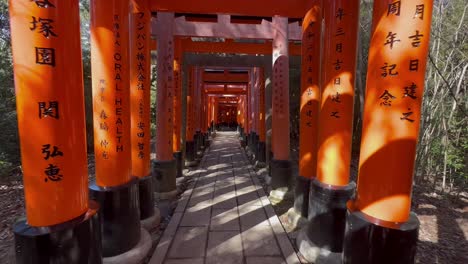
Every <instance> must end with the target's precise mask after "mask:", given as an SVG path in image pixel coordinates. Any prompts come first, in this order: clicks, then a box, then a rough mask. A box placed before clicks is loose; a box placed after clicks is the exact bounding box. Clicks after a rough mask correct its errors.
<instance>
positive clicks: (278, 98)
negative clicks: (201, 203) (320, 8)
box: [270, 16, 291, 200]
mask: <svg viewBox="0 0 468 264" xmlns="http://www.w3.org/2000/svg"><path fill="white" fill-rule="evenodd" d="M273 28H274V31H273V72H272V79H273V98H272V104H273V106H272V108H273V113H272V115H273V116H272V139H271V140H272V150H273V158H272V159H271V160H270V174H271V178H272V180H271V188H272V191H271V192H270V198H272V199H276V200H282V199H283V198H284V195H285V194H286V193H287V192H288V191H289V188H290V185H291V179H290V178H291V164H290V161H289V151H290V137H289V133H290V131H289V128H290V122H289V41H288V40H289V35H288V18H286V17H279V16H275V17H273ZM273 134H274V136H273Z"/></svg>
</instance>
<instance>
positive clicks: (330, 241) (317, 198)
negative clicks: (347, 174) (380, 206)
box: [298, 179, 356, 263]
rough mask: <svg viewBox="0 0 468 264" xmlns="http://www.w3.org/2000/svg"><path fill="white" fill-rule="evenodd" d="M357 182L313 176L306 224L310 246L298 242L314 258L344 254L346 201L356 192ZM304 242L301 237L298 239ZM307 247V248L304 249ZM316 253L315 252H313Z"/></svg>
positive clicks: (312, 259) (337, 256)
mask: <svg viewBox="0 0 468 264" xmlns="http://www.w3.org/2000/svg"><path fill="white" fill-rule="evenodd" d="M355 187H356V184H355V183H354V182H351V183H350V184H348V185H346V186H331V185H327V184H323V183H321V182H319V181H318V180H317V179H314V180H312V182H311V184H310V194H309V212H308V219H309V223H308V224H307V226H306V227H305V235H306V236H307V243H308V246H307V247H308V248H307V247H305V246H304V245H298V247H299V248H300V251H301V253H303V254H304V255H305V256H304V257H305V258H306V259H307V260H308V261H310V262H314V263H315V262H317V261H318V258H319V257H321V258H325V259H326V258H327V256H329V258H330V259H331V258H341V251H342V248H343V238H344V231H345V225H346V210H347V209H346V203H347V202H348V200H349V199H351V196H352V195H353V194H354V190H355ZM298 243H301V241H298ZM304 249H307V250H306V252H303V250H304ZM312 253H313V254H312Z"/></svg>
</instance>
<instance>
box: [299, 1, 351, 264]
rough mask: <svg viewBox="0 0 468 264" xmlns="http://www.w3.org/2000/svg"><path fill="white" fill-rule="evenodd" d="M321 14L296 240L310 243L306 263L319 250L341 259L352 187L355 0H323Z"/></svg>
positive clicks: (320, 252) (314, 257) (311, 259)
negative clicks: (314, 113)
mask: <svg viewBox="0 0 468 264" xmlns="http://www.w3.org/2000/svg"><path fill="white" fill-rule="evenodd" d="M323 19H324V25H325V26H324V32H323V36H324V40H323V43H324V47H323V61H322V75H321V76H322V80H321V91H320V92H321V98H320V106H319V107H320V112H319V115H318V117H319V119H318V120H319V126H318V141H317V174H316V178H313V179H311V185H310V193H309V195H310V197H309V210H308V219H309V223H308V225H307V227H306V230H303V231H304V232H305V233H303V235H304V240H305V241H303V240H301V239H300V240H299V241H300V243H302V245H301V246H303V247H306V245H309V246H310V249H308V250H304V251H306V252H308V254H307V255H306V256H305V257H306V259H307V260H308V261H310V262H316V260H317V258H318V257H319V255H327V258H329V259H334V258H336V259H340V258H341V251H342V246H343V236H344V228H345V220H346V202H347V201H348V200H349V199H350V198H351V195H352V194H353V192H354V188H355V183H354V182H351V183H350V182H349V174H350V164H351V162H350V161H351V140H352V127H353V98H354V83H355V69H356V51H357V32H358V22H359V0H351V1H350V0H332V1H328V2H326V3H325V2H324V4H323ZM312 173H313V172H312ZM319 233H320V234H319ZM315 253H317V254H315Z"/></svg>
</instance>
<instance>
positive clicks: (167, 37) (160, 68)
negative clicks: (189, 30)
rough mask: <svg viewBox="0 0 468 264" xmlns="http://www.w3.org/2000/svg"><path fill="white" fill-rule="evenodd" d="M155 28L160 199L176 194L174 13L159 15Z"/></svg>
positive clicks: (156, 167) (157, 177)
mask: <svg viewBox="0 0 468 264" xmlns="http://www.w3.org/2000/svg"><path fill="white" fill-rule="evenodd" d="M158 25H159V27H157V30H158V32H157V33H158V34H157V36H158V37H157V43H158V44H157V52H158V58H157V73H158V75H157V85H158V87H157V96H156V98H157V99H156V100H157V102H156V162H155V163H154V165H155V166H154V167H155V171H156V182H155V185H156V193H157V195H158V196H159V198H161V199H172V198H174V197H175V195H176V194H177V191H176V177H177V161H176V159H174V150H173V131H174V97H175V87H174V86H175V82H174V48H175V45H174V27H173V25H174V13H166V12H159V13H158ZM179 90H180V89H179Z"/></svg>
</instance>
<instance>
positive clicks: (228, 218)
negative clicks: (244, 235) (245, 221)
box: [210, 207, 240, 231]
mask: <svg viewBox="0 0 468 264" xmlns="http://www.w3.org/2000/svg"><path fill="white" fill-rule="evenodd" d="M237 210H238V209H237V208H236V207H235V208H231V209H213V213H212V218H211V225H210V230H211V231H240V223H239V212H238V211H237Z"/></svg>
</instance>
